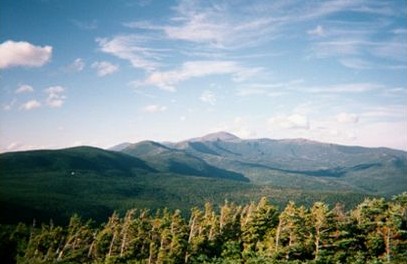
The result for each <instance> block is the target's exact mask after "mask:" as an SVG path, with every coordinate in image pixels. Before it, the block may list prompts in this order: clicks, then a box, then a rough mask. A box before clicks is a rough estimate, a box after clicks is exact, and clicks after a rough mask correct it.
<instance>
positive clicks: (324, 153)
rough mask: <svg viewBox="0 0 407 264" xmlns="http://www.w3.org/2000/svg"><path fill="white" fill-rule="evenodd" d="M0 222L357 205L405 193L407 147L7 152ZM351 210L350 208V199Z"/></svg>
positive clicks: (208, 139) (197, 144) (194, 142)
mask: <svg viewBox="0 0 407 264" xmlns="http://www.w3.org/2000/svg"><path fill="white" fill-rule="evenodd" d="M0 168H1V169H0V209H3V212H9V213H8V214H1V216H0V223H1V222H4V223H12V222H16V221H31V220H32V219H33V218H37V219H40V220H44V221H45V220H47V219H49V218H52V219H55V220H57V221H59V220H60V221H64V220H65V219H66V218H67V217H69V215H70V214H72V213H75V212H78V213H80V214H82V215H84V216H85V217H92V218H94V219H96V220H98V219H104V218H105V217H106V216H108V215H109V214H110V213H111V212H112V211H113V210H119V211H120V210H122V211H124V210H126V209H128V208H131V207H142V208H144V207H147V208H152V209H154V208H162V207H170V208H180V209H184V208H190V207H191V206H199V205H203V203H204V202H205V201H212V202H215V203H218V202H219V203H222V202H223V200H224V199H230V200H232V201H235V202H247V201H250V200H253V199H257V198H258V197H260V196H268V197H269V198H270V199H271V200H272V201H274V202H275V203H277V204H284V203H285V202H287V201H288V200H295V201H298V202H302V203H311V202H312V201H315V200H321V199H323V200H326V201H328V202H329V203H331V204H332V203H335V202H347V203H353V204H354V203H358V202H359V201H360V200H361V199H363V198H364V197H366V196H371V195H373V196H374V195H380V196H386V197H389V196H391V195H395V194H398V193H401V192H403V191H407V152H404V151H400V150H394V149H388V148H365V147H357V146H342V145H336V144H328V143H320V142H316V141H310V140H306V139H285V140H273V139H267V138H264V139H240V138H238V137H237V136H235V135H232V134H230V133H226V132H219V133H213V134H209V135H206V136H203V137H199V138H193V139H189V140H185V141H181V142H154V141H142V142H138V143H134V144H132V143H122V144H119V145H117V146H114V147H112V148H110V149H108V150H103V149H99V148H94V147H76V148H69V149H60V150H36V151H23V152H10V153H4V154H1V155H0ZM349 206H352V204H349Z"/></svg>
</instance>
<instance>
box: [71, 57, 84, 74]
mask: <svg viewBox="0 0 407 264" xmlns="http://www.w3.org/2000/svg"><path fill="white" fill-rule="evenodd" d="M85 65H86V64H85V61H84V60H83V59H82V58H76V59H75V60H74V61H73V62H72V63H71V64H69V65H68V68H67V69H68V71H71V72H80V71H83V69H84V68H85Z"/></svg>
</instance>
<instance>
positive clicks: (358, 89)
mask: <svg viewBox="0 0 407 264" xmlns="http://www.w3.org/2000/svg"><path fill="white" fill-rule="evenodd" d="M382 88H384V86H383V85H380V84H376V83H348V84H335V85H327V86H323V87H321V86H319V87H303V88H301V90H302V91H303V92H309V93H364V92H369V91H373V90H378V89H382Z"/></svg>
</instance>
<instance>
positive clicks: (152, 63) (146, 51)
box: [96, 35, 168, 71]
mask: <svg viewBox="0 0 407 264" xmlns="http://www.w3.org/2000/svg"><path fill="white" fill-rule="evenodd" d="M147 40H148V38H146V37H141V36H137V35H121V36H116V37H113V38H111V39H109V38H98V39H96V42H97V43H98V44H99V47H100V50H101V51H102V52H105V53H109V54H111V55H114V56H116V57H118V58H120V59H123V60H127V61H129V62H130V63H131V65H132V66H133V67H134V68H139V69H144V70H146V71H153V70H155V69H157V67H158V66H159V65H160V64H159V60H160V57H161V56H162V53H163V52H165V51H168V50H162V49H155V48H151V47H148V45H147V44H146V42H147Z"/></svg>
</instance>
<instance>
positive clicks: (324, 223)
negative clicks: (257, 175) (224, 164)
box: [0, 193, 407, 264]
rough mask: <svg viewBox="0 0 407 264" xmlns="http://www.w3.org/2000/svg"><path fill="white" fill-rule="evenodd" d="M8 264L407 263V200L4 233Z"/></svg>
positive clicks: (222, 211) (237, 209)
mask: <svg viewBox="0 0 407 264" xmlns="http://www.w3.org/2000/svg"><path fill="white" fill-rule="evenodd" d="M0 239H1V240H0V241H1V245H0V248H1V256H2V257H1V258H2V259H3V261H4V262H3V261H2V263H13V262H16V263H145V264H153V263H174V264H178V263H180V264H181V263H407V193H403V194H400V195H397V196H395V197H393V198H392V199H391V200H385V199H384V198H367V199H365V200H364V201H363V202H362V203H360V204H359V205H357V206H356V207H355V208H353V209H352V210H350V211H345V209H344V206H343V205H341V204H337V205H336V206H334V207H333V208H329V206H328V205H327V204H325V203H323V202H316V203H314V204H313V205H312V206H311V207H309V208H306V207H305V206H298V205H296V204H295V203H294V202H289V203H288V204H287V205H286V207H285V208H282V210H278V208H277V207H276V206H274V205H272V204H270V203H269V201H268V200H267V198H262V199H260V201H259V202H257V203H254V202H253V203H250V204H246V205H237V204H234V203H230V202H227V201H226V202H225V203H224V204H223V205H222V206H220V208H214V206H213V205H212V204H211V203H206V204H205V206H204V208H193V209H191V212H190V215H189V217H187V218H185V217H183V216H182V214H181V211H180V210H175V211H170V210H167V209H164V210H159V211H156V212H154V213H153V212H150V211H149V210H148V209H132V210H129V211H127V212H126V214H125V215H123V216H120V215H119V214H118V213H113V214H112V215H111V216H110V218H109V219H108V221H107V222H106V223H104V224H102V225H96V224H95V223H94V222H92V221H91V220H89V221H84V220H82V219H81V218H80V217H79V216H78V215H73V216H72V217H71V218H70V221H69V224H68V225H67V226H55V225H54V224H53V223H52V222H51V223H49V224H42V225H41V226H36V225H35V223H34V224H33V225H26V224H22V223H20V224H18V225H17V226H14V227H11V226H1V234H0Z"/></svg>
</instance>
